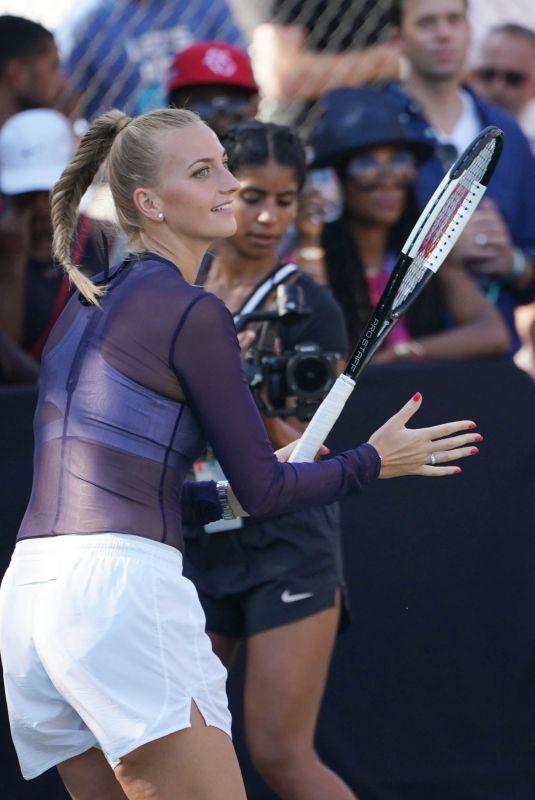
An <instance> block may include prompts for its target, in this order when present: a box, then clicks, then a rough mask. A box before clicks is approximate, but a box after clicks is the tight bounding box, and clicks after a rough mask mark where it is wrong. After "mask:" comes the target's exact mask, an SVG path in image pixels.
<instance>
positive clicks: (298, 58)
mask: <svg viewBox="0 0 535 800" xmlns="http://www.w3.org/2000/svg"><path fill="white" fill-rule="evenodd" d="M242 12H243V13H242ZM242 16H243V18H244V19H246V20H247V25H246V26H245V25H240V24H238V20H241V18H242ZM470 41H471V40H470V25H469V21H468V17H467V0H440V2H439V3H437V2H436V0H393V1H392V2H391V0H384V1H383V2H371V1H370V0H358V1H357V2H349V0H337V2H333V0H328V2H327V0H302V1H301V2H298V0H274V1H273V2H262V3H260V2H257V3H253V2H250V0H246V2H244V3H240V2H239V1H238V0H234V2H233V3H232V5H229V4H227V2H225V0H194V2H191V0H187V1H186V0H174V1H173V2H165V0H150V2H138V1H137V0H117V1H116V2H111V0H98V1H97V0H93V2H90V3H86V4H84V5H83V6H82V7H81V9H80V11H78V12H76V13H73V14H72V15H71V16H70V17H69V18H68V19H66V20H65V24H64V25H63V26H62V27H61V29H60V30H59V31H58V32H57V38H55V36H54V35H53V33H52V32H50V31H48V30H47V29H46V28H44V27H43V26H42V25H40V24H38V23H36V22H34V21H31V20H28V19H24V18H22V17H16V16H11V15H4V16H0V383H3V384H18V383H36V382H38V380H39V359H40V356H41V352H42V350H43V347H44V345H45V342H46V338H47V335H48V333H49V332H50V330H51V328H52V326H53V324H54V322H55V320H56V319H57V317H58V316H59V314H60V313H61V310H62V308H63V306H64V304H65V302H66V301H67V299H68V297H69V292H70V291H71V288H70V286H69V281H68V278H67V277H66V276H64V275H63V274H62V273H61V271H60V270H59V269H58V268H57V265H56V264H55V262H54V259H53V256H52V226H51V222H50V211H49V206H48V198H49V193H50V192H51V190H52V188H53V186H54V184H55V183H56V181H57V180H58V178H59V176H60V174H61V172H62V170H63V168H64V167H65V166H66V164H67V163H68V161H69V159H70V157H71V155H72V152H73V151H74V148H75V147H76V144H77V136H78V131H80V130H83V127H84V125H85V124H86V123H88V122H90V121H91V120H93V119H94V118H95V117H96V116H98V115H99V114H100V113H102V112H103V111H105V110H107V109H109V108H112V107H114V108H119V109H120V110H122V111H125V112H126V113H128V114H129V115H136V114H139V113H142V112H144V111H146V110H149V109H152V108H157V107H160V106H165V105H172V106H177V107H187V108H190V109H192V110H193V111H195V112H197V113H198V114H199V115H200V116H201V117H202V118H203V119H205V120H206V121H207V122H208V124H209V125H210V126H211V127H212V128H213V129H214V130H215V131H216V133H217V134H218V135H219V136H223V135H224V134H225V132H226V131H227V130H228V129H229V128H230V127H231V126H232V125H235V124H236V123H239V122H243V121H244V120H249V119H253V118H255V117H257V116H258V117H261V118H264V119H270V120H273V121H275V122H277V123H284V124H287V125H288V124H289V125H292V126H294V128H296V129H298V130H299V131H300V133H301V136H302V139H303V141H304V142H306V144H307V145H308V154H309V160H308V170H309V180H308V181H306V182H305V186H304V188H303V190H302V192H301V195H300V198H299V204H298V209H297V213H296V215H295V220H294V221H293V224H292V225H291V227H290V231H289V233H288V235H287V236H286V238H285V239H284V241H283V242H282V243H281V244H280V248H279V253H280V256H281V260H282V261H284V260H285V259H286V258H288V259H289V258H290V256H291V257H292V259H293V260H294V261H295V262H296V263H297V265H298V266H299V267H300V268H301V270H302V271H303V272H306V273H308V275H309V277H312V278H313V279H314V280H316V281H317V282H318V283H321V284H324V285H326V286H328V287H329V288H330V290H331V292H332V294H333V295H334V297H335V298H336V300H337V301H338V303H339V305H340V308H341V311H342V312H343V315H344V318H345V322H346V328H347V335H348V339H349V342H352V341H355V340H356V338H357V337H358V334H359V331H360V328H361V326H362V325H363V324H364V322H365V321H366V319H367V317H368V315H369V313H370V310H371V308H372V307H373V305H374V303H375V302H376V301H377V299H378V298H379V296H380V293H381V291H382V289H383V288H384V286H385V285H386V282H387V280H388V277H389V270H391V268H392V266H393V264H394V262H395V258H396V255H397V253H398V252H399V250H400V248H401V245H402V244H403V241H404V239H405V238H406V236H407V235H408V233H409V231H410V229H411V227H412V224H413V223H414V222H415V220H416V218H417V215H418V213H419V211H420V210H421V209H422V207H423V206H424V205H425V203H426V202H427V200H428V199H429V197H430V196H431V194H432V193H433V191H434V189H435V187H436V186H437V185H438V183H439V181H440V180H441V178H442V177H443V175H444V174H445V172H446V170H448V169H449V168H450V166H451V165H452V164H453V162H454V160H455V159H456V158H457V157H458V155H459V154H460V153H461V152H462V151H463V150H464V148H465V147H466V146H467V145H468V144H469V143H470V141H471V140H472V139H473V138H474V137H475V135H477V134H478V133H479V132H480V131H481V130H482V129H483V128H484V127H485V126H487V125H497V126H498V127H500V128H501V129H503V131H504V132H505V149H504V153H503V157H502V159H501V162H500V165H499V167H498V170H497V172H496V174H495V176H494V179H493V181H492V182H491V185H490V187H489V191H488V194H487V196H486V198H485V199H484V201H483V202H482V204H481V206H480V208H479V209H478V210H477V211H476V213H475V214H474V217H473V219H472V221H471V222H470V223H469V225H468V226H467V228H466V230H465V232H464V234H463V235H462V237H461V238H460V240H459V242H458V244H457V245H456V247H455V248H454V250H453V252H452V256H451V258H450V259H449V260H448V261H447V263H446V264H445V265H444V267H443V269H442V270H441V271H440V272H439V275H438V277H437V279H436V280H435V281H434V282H433V283H432V284H430V286H429V287H428V289H427V290H426V291H425V292H424V293H423V294H422V296H421V298H420V300H419V302H418V303H417V304H415V306H414V308H413V309H412V310H411V313H410V314H409V315H407V318H406V319H404V320H402V321H401V322H400V323H399V325H398V326H397V328H396V329H395V330H394V332H393V333H392V334H390V336H389V337H388V339H387V340H386V342H385V344H384V346H383V348H382V349H381V351H380V352H379V353H378V356H377V359H376V360H377V362H383V363H386V362H391V361H400V360H418V361H421V360H424V359H455V358H485V357H492V356H496V355H502V356H508V357H511V358H513V357H514V358H515V360H516V361H517V364H518V365H519V366H521V367H522V368H524V369H525V370H526V371H528V372H529V373H530V374H531V375H532V376H533V377H535V302H534V301H535V194H534V191H533V187H534V186H535V155H534V154H535V125H534V124H533V123H532V121H531V114H532V108H533V103H534V102H535V30H531V29H530V28H528V27H523V26H521V25H518V24H516V23H515V24H512V23H511V24H503V25H500V26H499V27H496V28H494V29H492V30H491V31H490V33H489V34H488V36H487V37H486V38H485V40H484V41H483V42H482V43H481V45H480V48H479V49H478V52H477V53H476V58H475V61H474V64H473V66H472V68H471V69H469V68H468V67H469V53H470ZM60 51H61V53H60ZM315 176H316V177H317V178H318V180H314V177H315ZM104 180H105V178H104ZM333 192H334V194H335V195H336V200H335V202H334V204H333V203H332V202H331V201H332V195H333ZM329 193H330V194H329ZM329 202H331V207H329V210H328V211H327V206H328V205H329ZM111 223H113V220H111ZM112 239H113V234H110V233H109V232H108V233H106V234H103V233H102V230H101V226H100V225H99V224H98V223H97V221H96V220H95V219H93V218H92V215H91V204H90V198H89V199H88V202H87V213H84V214H81V215H80V218H79V221H78V227H77V235H76V238H75V240H74V241H73V250H72V261H73V263H75V264H80V265H81V266H82V267H83V268H84V270H85V272H86V273H87V274H88V275H94V274H96V273H99V272H101V271H104V272H105V271H106V270H107V269H108V267H109V266H110V264H109V260H110V255H109V253H110V249H111V247H110V245H111V241H112ZM120 250H121V248H120V247H115V248H114V254H115V255H118V254H120ZM214 250H215V251H216V252H217V243H214ZM342 796H343V797H349V795H342V794H341V795H340V797H342Z"/></svg>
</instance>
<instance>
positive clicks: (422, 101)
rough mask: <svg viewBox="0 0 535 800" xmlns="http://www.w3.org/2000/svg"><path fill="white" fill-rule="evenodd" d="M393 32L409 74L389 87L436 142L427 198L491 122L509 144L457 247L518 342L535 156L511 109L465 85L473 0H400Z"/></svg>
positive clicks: (534, 237) (534, 290) (423, 172)
mask: <svg viewBox="0 0 535 800" xmlns="http://www.w3.org/2000/svg"><path fill="white" fill-rule="evenodd" d="M392 10H393V23H394V26H395V33H396V35H397V39H398V42H399V45H400V48H401V52H402V57H403V58H404V59H405V62H406V66H407V72H406V77H405V79H404V80H403V82H401V83H400V82H392V83H391V84H389V85H388V86H387V87H386V91H387V92H388V93H389V96H390V97H392V99H393V100H394V101H395V102H396V103H397V105H398V107H399V110H400V113H401V115H402V116H403V118H404V122H405V123H406V124H407V125H408V127H409V130H410V131H411V132H412V133H413V134H414V135H420V136H422V135H423V136H426V137H428V138H429V140H430V141H433V142H435V144H436V152H437V156H436V157H435V158H433V159H431V160H430V161H429V162H427V163H426V164H424V165H423V166H422V168H421V169H420V172H419V174H418V178H417V183H416V189H417V194H418V199H419V202H420V204H421V205H423V204H424V203H425V202H427V200H428V199H429V197H430V196H431V194H432V193H433V192H434V190H435V188H436V186H437V185H438V183H439V181H440V180H441V178H442V176H443V174H444V172H445V171H446V170H447V169H448V168H449V167H450V166H451V164H452V163H453V161H454V159H455V158H456V157H457V155H459V154H460V153H461V152H462V151H463V150H464V149H465V147H466V146H467V145H468V144H470V142H471V141H472V139H473V138H474V137H475V136H476V135H477V134H478V133H479V132H480V131H481V130H482V129H483V128H485V127H486V126H487V125H496V126H498V127H499V128H502V129H503V130H504V132H505V138H506V142H507V145H506V147H505V149H504V152H503V155H502V158H501V161H500V164H499V165H498V169H497V171H496V174H495V175H494V178H493V180H492V181H491V184H490V187H489V190H488V192H487V195H486V197H485V198H484V199H483V201H482V203H481V205H480V207H479V208H478V209H477V211H476V213H475V214H474V216H473V218H472V220H471V222H470V223H469V225H468V226H467V228H466V230H465V232H464V234H463V235H462V237H461V238H460V239H459V242H458V244H457V245H456V248H455V252H456V254H457V256H458V257H459V258H461V259H462V260H463V262H464V263H465V265H466V267H467V268H468V269H469V270H470V271H471V273H472V275H473V276H474V278H475V279H476V281H477V282H478V284H479V285H480V286H481V288H482V289H483V290H484V291H485V292H486V294H487V295H488V297H489V298H490V299H491V300H493V301H494V302H495V303H496V305H497V306H498V307H499V308H500V310H501V311H502V313H503V315H504V317H505V319H506V321H507V323H508V325H509V328H510V331H511V334H512V336H513V340H514V349H515V350H516V349H517V348H518V347H519V346H520V341H519V337H518V333H517V331H516V327H515V321H514V312H515V308H516V307H517V306H518V305H519V304H523V303H528V302H530V301H531V300H532V299H533V297H534V294H535V267H534V262H535V199H534V191H533V187H534V186H535V160H534V159H533V157H532V155H531V152H530V147H529V143H528V141H527V139H526V137H525V135H524V134H523V133H522V131H521V129H520V127H519V125H518V123H517V122H516V120H514V118H513V117H512V116H510V115H509V114H507V113H505V112H503V111H502V110H500V109H498V108H497V107H496V106H492V105H490V104H488V103H486V102H485V101H484V100H483V99H482V98H481V97H480V96H479V95H478V94H477V93H475V92H474V91H472V90H471V89H470V88H469V87H468V86H465V85H464V83H463V79H464V76H465V65H466V61H467V57H468V51H469V47H470V26H469V22H468V0H394V2H393V4H392Z"/></svg>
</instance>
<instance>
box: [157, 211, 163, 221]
mask: <svg viewBox="0 0 535 800" xmlns="http://www.w3.org/2000/svg"><path fill="white" fill-rule="evenodd" d="M158 219H163V212H162V211H159V212H158Z"/></svg>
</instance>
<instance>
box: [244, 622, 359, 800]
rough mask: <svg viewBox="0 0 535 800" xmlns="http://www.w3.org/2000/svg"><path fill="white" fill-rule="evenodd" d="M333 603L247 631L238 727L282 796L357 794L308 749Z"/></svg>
mask: <svg viewBox="0 0 535 800" xmlns="http://www.w3.org/2000/svg"><path fill="white" fill-rule="evenodd" d="M338 620H339V608H338V607H336V608H332V609H327V610H326V611H322V612H320V613H318V614H314V615H313V616H311V617H306V618H305V619H303V620H299V621H298V622H293V623H291V624H289V625H284V626H282V627H279V628H273V629H272V630H269V631H265V632H263V633H258V634H256V635H254V636H251V637H250V639H248V642H247V667H246V682H245V699H244V709H245V726H246V734H247V742H248V747H249V752H250V754H251V757H252V759H253V762H254V764H255V766H256V768H257V769H258V771H259V772H260V774H261V775H262V776H263V778H264V780H265V781H266V782H267V783H268V784H269V785H270V786H271V788H272V789H273V790H274V791H275V792H276V794H277V795H278V797H280V798H281V800H325V798H329V800H356V799H355V794H354V793H353V792H352V791H351V789H349V787H348V786H347V785H346V784H345V783H344V782H343V781H342V779H341V778H339V777H338V776H337V775H335V773H334V772H332V771H331V770H330V769H328V768H327V767H326V766H325V765H324V764H322V763H321V761H320V759H319V758H318V755H317V753H316V751H315V750H314V735H315V730H316V723H317V718H318V712H319V707H320V704H321V700H322V697H323V692H324V689H325V682H326V679H327V673H328V668H329V663H330V658H331V654H332V650H333V646H334V642H335V639H336V633H337V628H338Z"/></svg>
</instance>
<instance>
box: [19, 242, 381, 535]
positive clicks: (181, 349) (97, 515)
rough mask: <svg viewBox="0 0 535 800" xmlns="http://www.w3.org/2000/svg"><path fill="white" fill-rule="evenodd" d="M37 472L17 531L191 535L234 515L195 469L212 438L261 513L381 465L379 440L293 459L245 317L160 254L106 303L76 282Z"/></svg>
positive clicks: (42, 410) (322, 494) (61, 331)
mask: <svg viewBox="0 0 535 800" xmlns="http://www.w3.org/2000/svg"><path fill="white" fill-rule="evenodd" d="M34 430H35V458H34V482H33V488H32V494H31V498H30V502H29V506H28V509H27V511H26V514H25V516H24V519H23V521H22V525H21V528H20V531H19V536H18V538H19V539H21V538H28V537H36V536H51V535H58V534H63V533H78V534H83V533H99V532H106V531H113V532H118V533H129V534H134V535H139V536H145V537H147V538H150V539H155V540H157V541H160V542H165V543H167V544H170V545H173V546H175V547H178V548H182V531H181V529H182V523H183V522H184V523H188V524H193V523H203V522H206V521H209V520H212V519H216V518H218V517H219V516H220V514H221V506H220V504H219V501H218V499H217V493H216V491H215V484H213V483H211V482H210V483H199V484H192V483H190V482H189V481H186V480H185V477H186V474H187V472H188V469H189V467H190V466H191V464H192V462H193V460H194V459H195V458H197V457H198V455H199V454H200V452H201V450H202V449H203V447H204V445H205V443H206V441H208V442H210V444H211V445H212V448H213V450H214V452H215V455H216V457H217V459H218V460H219V462H220V463H221V465H222V467H223V469H224V471H225V474H226V475H227V477H228V478H229V480H230V482H231V485H232V487H233V489H234V492H235V494H236V496H237V498H238V499H239V501H240V503H241V504H242V506H243V507H244V508H245V509H246V510H247V511H248V512H249V513H250V514H251V515H253V516H260V515H263V514H270V513H277V512H280V511H285V510H294V509H297V508H300V507H303V506H309V505H323V504H326V503H330V502H331V501H333V500H336V499H340V498H342V497H344V496H346V495H347V494H350V493H353V492H355V491H357V490H358V489H359V488H360V487H361V486H362V485H363V484H364V483H366V482H368V481H370V480H371V479H373V478H375V477H376V476H377V474H378V472H379V468H380V463H379V457H378V455H377V453H376V451H375V450H374V448H373V447H371V446H370V445H362V446H361V447H359V448H355V449H353V450H349V451H347V452H345V453H342V454H341V455H339V456H336V457H335V458H331V459H329V460H327V461H323V462H321V463H317V464H299V465H296V464H280V463H279V462H278V461H277V460H276V458H275V456H274V455H273V451H272V447H271V445H270V443H269V440H268V438H267V435H266V433H265V430H264V426H263V424H262V421H261V418H260V416H259V414H258V411H257V409H256V406H255V404H254V401H253V399H252V397H251V394H250V391H249V388H248V386H247V384H246V381H245V378H244V375H243V372H242V368H241V360H240V351H239V346H238V342H237V338H236V332H235V328H234V324H233V321H232V317H231V315H230V314H229V312H228V311H227V309H226V307H225V306H224V304H223V303H222V302H221V301H220V300H219V299H218V298H216V297H215V296H214V295H212V294H209V293H207V292H205V291H204V290H202V289H200V288H198V287H193V286H190V285H189V284H188V283H187V282H186V281H185V280H184V278H183V277H182V275H181V273H180V272H179V270H178V269H177V268H176V267H175V266H174V265H173V264H172V263H171V262H169V261H166V260H165V259H163V258H160V257H159V256H156V255H153V254H145V255H142V256H139V257H137V256H136V257H133V258H131V259H128V260H127V261H125V262H124V263H123V265H121V267H119V269H118V270H116V271H115V273H114V275H113V276H112V279H111V280H110V284H109V290H108V292H107V294H106V295H105V297H104V298H103V300H102V306H101V308H97V307H95V306H92V305H84V304H82V303H81V302H80V300H79V296H78V294H75V295H74V296H73V297H72V298H71V300H70V301H69V303H68V304H67V306H66V308H65V310H64V311H63V313H62V315H61V316H60V318H59V320H58V322H57V323H56V325H55V327H54V329H53V331H52V333H51V335H50V338H49V340H48V343H47V346H46V349H45V352H44V356H43V364H42V373H41V385H40V391H39V400H38V404H37V410H36V414H35V423H34Z"/></svg>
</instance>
